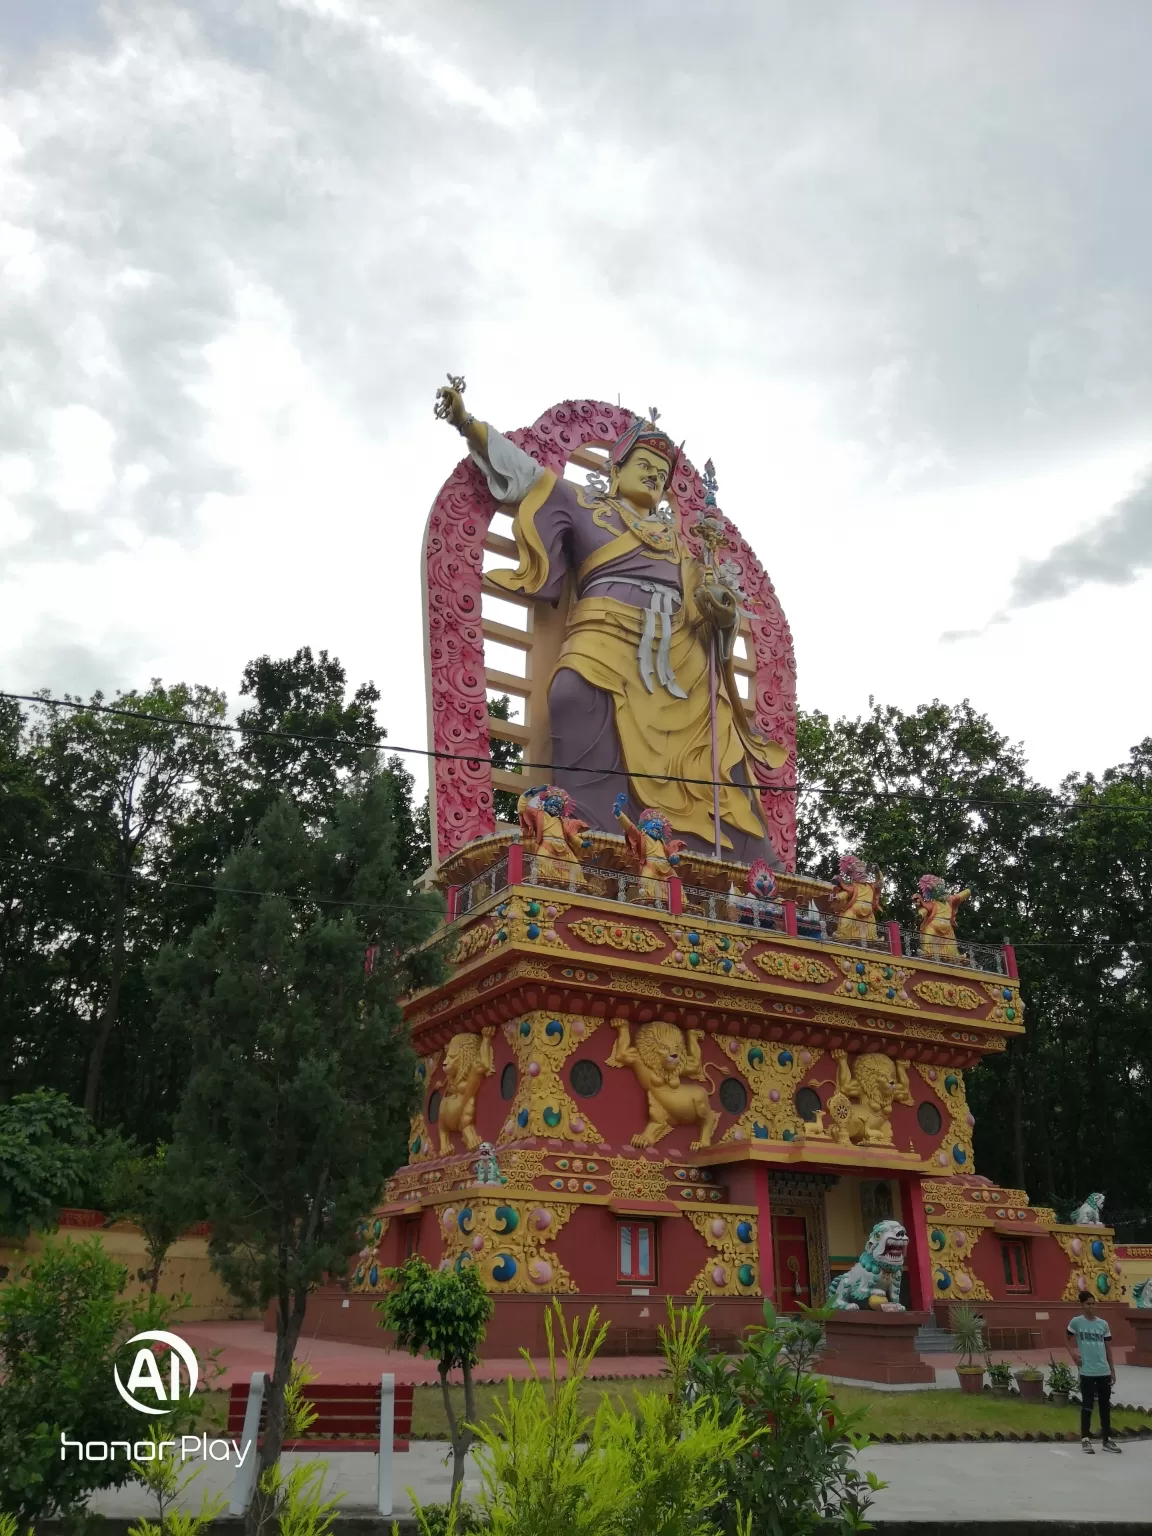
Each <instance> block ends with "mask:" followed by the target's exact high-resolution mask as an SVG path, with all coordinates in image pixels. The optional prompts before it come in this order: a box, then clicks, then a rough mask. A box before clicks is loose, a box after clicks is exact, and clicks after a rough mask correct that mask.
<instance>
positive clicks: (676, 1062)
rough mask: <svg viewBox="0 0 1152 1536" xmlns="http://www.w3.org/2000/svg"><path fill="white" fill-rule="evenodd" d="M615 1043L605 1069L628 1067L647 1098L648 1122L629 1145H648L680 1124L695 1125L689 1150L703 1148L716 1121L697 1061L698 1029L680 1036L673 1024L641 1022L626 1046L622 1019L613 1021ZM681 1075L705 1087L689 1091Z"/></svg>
mask: <svg viewBox="0 0 1152 1536" xmlns="http://www.w3.org/2000/svg"><path fill="white" fill-rule="evenodd" d="M613 1028H614V1029H615V1030H616V1041H615V1044H614V1045H613V1046H612V1051H611V1054H610V1055H609V1057H608V1065H609V1066H610V1067H631V1068H632V1070H633V1072H635V1074H636V1080H637V1081H638V1082H639V1084H640V1086H641V1087H642V1088H643V1089H644V1091H645V1092H646V1093H647V1095H648V1124H647V1125H646V1126H645V1127H644V1129H643V1130H642V1131H640V1132H639V1134H638V1135H636V1136H633V1138H632V1145H633V1146H634V1147H652V1146H655V1144H656V1143H657V1142H658V1141H662V1140H663V1139H664V1137H665V1136H667V1135H668V1134H669V1132H671V1131H674V1130H675V1129H676V1128H677V1127H678V1126H681V1125H698V1126H699V1127H700V1134H699V1136H698V1137H697V1139H696V1140H695V1141H694V1142H693V1143H692V1146H693V1147H706V1146H708V1145H709V1144H710V1143H711V1140H712V1135H713V1132H714V1131H715V1130H716V1126H717V1123H718V1122H719V1119H720V1114H719V1111H717V1110H715V1109H713V1108H712V1106H711V1104H710V1103H709V1102H708V1088H711V1087H712V1084H711V1082H710V1081H709V1078H708V1076H707V1069H706V1068H705V1066H704V1064H703V1062H702V1061H701V1059H700V1041H701V1040H702V1039H703V1038H704V1031H703V1030H702V1029H690V1030H689V1031H688V1041H687V1045H685V1041H684V1035H683V1033H682V1031H681V1030H680V1029H679V1028H678V1026H677V1025H675V1024H666V1023H662V1022H658V1023H654V1024H642V1025H641V1026H640V1029H639V1031H638V1033H637V1035H636V1044H635V1045H633V1044H632V1039H631V1035H630V1032H629V1028H628V1022H627V1020H626V1019H614V1020H613ZM682 1077H691V1078H695V1079H697V1080H698V1081H699V1082H704V1083H708V1088H697V1087H689V1086H688V1085H687V1084H685V1083H682V1082H681V1081H680V1079H681V1078H682Z"/></svg>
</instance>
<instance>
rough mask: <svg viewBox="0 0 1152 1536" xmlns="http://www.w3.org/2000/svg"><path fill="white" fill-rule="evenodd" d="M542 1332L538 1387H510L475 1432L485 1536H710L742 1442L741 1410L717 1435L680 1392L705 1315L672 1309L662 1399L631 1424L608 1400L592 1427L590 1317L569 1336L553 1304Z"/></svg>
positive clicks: (715, 1410)
mask: <svg viewBox="0 0 1152 1536" xmlns="http://www.w3.org/2000/svg"><path fill="white" fill-rule="evenodd" d="M545 1322H546V1331H547V1338H548V1374H547V1377H546V1378H545V1379H543V1380H542V1379H541V1378H540V1376H539V1375H538V1374H537V1373H536V1372H535V1370H533V1373H532V1375H531V1377H530V1378H529V1379H528V1380H527V1381H525V1382H523V1383H519V1384H517V1383H514V1382H511V1381H510V1382H508V1384H507V1387H506V1391H505V1395H504V1397H503V1399H502V1400H500V1401H498V1403H497V1406H496V1409H495V1411H494V1413H493V1416H492V1418H491V1419H490V1420H489V1421H488V1422H486V1423H485V1424H482V1425H479V1426H478V1427H477V1439H478V1440H479V1441H480V1442H481V1446H482V1449H481V1451H480V1452H479V1454H478V1456H477V1460H478V1463H479V1466H480V1473H481V1477H482V1479H483V1493H482V1495H481V1499H480V1507H481V1510H482V1512H483V1514H484V1515H485V1516H487V1519H488V1523H489V1528H490V1529H491V1530H492V1532H493V1533H494V1536H688V1533H694V1536H717V1533H719V1532H720V1531H721V1530H722V1529H724V1528H725V1527H723V1526H722V1525H721V1523H720V1520H719V1518H718V1507H719V1503H720V1500H721V1498H722V1497H723V1494H724V1490H725V1467H726V1464H727V1463H728V1462H729V1461H730V1460H731V1458H732V1457H734V1456H737V1455H739V1454H740V1453H741V1452H742V1451H744V1450H745V1449H746V1448H747V1445H748V1441H747V1436H746V1432H745V1426H744V1419H743V1413H742V1411H741V1409H740V1407H739V1405H736V1407H735V1409H734V1411H733V1412H732V1413H731V1414H729V1415H728V1416H727V1422H724V1423H722V1422H721V1417H722V1410H721V1408H720V1406H719V1404H717V1403H714V1402H711V1401H708V1400H697V1401H692V1400H691V1398H690V1395H689V1393H688V1391H687V1379H688V1372H689V1370H690V1369H691V1362H692V1361H693V1360H694V1359H695V1358H696V1355H697V1353H698V1352H699V1351H701V1350H702V1348H703V1343H704V1340H705V1338H706V1330H705V1328H704V1324H703V1309H702V1307H701V1306H700V1305H697V1306H696V1307H694V1308H692V1309H691V1310H684V1311H681V1312H676V1311H675V1310H674V1309H673V1308H672V1306H671V1303H669V1326H668V1328H667V1329H661V1342H662V1345H663V1348H664V1354H665V1359H666V1360H667V1362H668V1367H669V1372H670V1376H671V1381H670V1386H671V1388H672V1390H671V1391H670V1392H669V1393H667V1394H665V1395H658V1394H656V1393H651V1394H645V1395H643V1396H642V1397H641V1398H640V1399H639V1401H638V1404H637V1408H636V1411H635V1412H633V1411H632V1410H631V1409H630V1408H627V1407H625V1406H624V1405H623V1404H618V1405H616V1406H613V1404H612V1403H611V1402H610V1401H609V1399H608V1398H607V1397H606V1396H605V1397H604V1398H603V1399H602V1400H601V1403H600V1407H599V1409H598V1410H597V1412H596V1413H595V1415H594V1416H591V1417H590V1416H588V1415H585V1414H582V1413H581V1411H580V1389H581V1386H582V1385H583V1383H584V1381H585V1380H586V1378H587V1376H588V1370H589V1367H590V1366H591V1364H592V1361H593V1359H594V1358H595V1356H596V1353H597V1351H598V1349H599V1348H600V1345H601V1344H602V1342H603V1340H604V1336H605V1333H606V1332H607V1329H606V1328H604V1327H601V1326H599V1324H598V1321H597V1316H596V1312H595V1309H593V1310H592V1312H591V1313H590V1314H589V1316H588V1319H587V1321H586V1322H584V1323H583V1324H581V1323H580V1322H579V1321H575V1322H573V1323H572V1324H570V1325H569V1324H568V1323H567V1322H566V1321H565V1318H564V1314H563V1311H562V1310H561V1308H560V1306H559V1303H556V1304H555V1310H554V1312H550V1313H548V1314H547V1315H546V1319H545ZM557 1339H558V1342H559V1350H558V1349H557ZM558 1355H559V1356H561V1357H562V1358H563V1360H564V1361H565V1363H566V1365H567V1371H566V1373H565V1374H564V1375H563V1376H562V1375H561V1373H560V1371H559V1368H558ZM525 1358H526V1359H527V1358H528V1356H527V1355H526V1354H525ZM529 1363H531V1362H529ZM732 1528H733V1529H737V1528H736V1527H735V1526H733V1527H732ZM457 1529H460V1527H459V1526H458V1527H457ZM427 1530H428V1528H427V1527H425V1531H426V1532H427ZM446 1530H447V1531H449V1532H451V1531H452V1527H451V1526H448V1527H446Z"/></svg>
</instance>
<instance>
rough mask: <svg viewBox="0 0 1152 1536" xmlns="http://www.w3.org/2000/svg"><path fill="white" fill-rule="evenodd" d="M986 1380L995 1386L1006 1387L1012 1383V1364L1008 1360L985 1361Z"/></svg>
mask: <svg viewBox="0 0 1152 1536" xmlns="http://www.w3.org/2000/svg"><path fill="white" fill-rule="evenodd" d="M987 1370H988V1380H989V1381H990V1382H991V1383H992V1385H993V1386H996V1387H1008V1386H1011V1385H1012V1365H1011V1362H1010V1361H1008V1360H989V1361H988V1363H987Z"/></svg>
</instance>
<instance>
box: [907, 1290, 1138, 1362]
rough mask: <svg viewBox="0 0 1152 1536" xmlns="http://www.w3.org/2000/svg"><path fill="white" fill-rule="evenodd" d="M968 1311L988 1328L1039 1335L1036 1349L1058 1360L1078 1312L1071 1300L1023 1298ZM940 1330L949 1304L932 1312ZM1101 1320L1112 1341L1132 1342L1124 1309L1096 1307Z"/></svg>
mask: <svg viewBox="0 0 1152 1536" xmlns="http://www.w3.org/2000/svg"><path fill="white" fill-rule="evenodd" d="M971 1305H972V1309H973V1311H975V1312H978V1313H979V1314H980V1316H981V1317H982V1318H983V1319H984V1321H985V1323H986V1324H987V1326H988V1327H989V1328H1027V1329H1031V1330H1032V1331H1033V1332H1035V1333H1038V1334H1039V1335H1040V1340H1039V1348H1041V1349H1052V1350H1057V1351H1059V1353H1057V1356H1056V1358H1057V1359H1058V1360H1063V1359H1066V1358H1067V1357H1066V1356H1065V1354H1064V1353H1063V1350H1064V1344H1065V1336H1066V1330H1067V1327H1068V1319H1069V1318H1070V1317H1075V1316H1076V1314H1077V1313H1078V1312H1079V1310H1080V1304H1079V1302H1075V1301H1044V1300H1042V1299H1041V1298H1040V1297H1038V1296H1025V1297H1023V1298H1022V1299H1021V1300H1020V1301H974V1302H972V1303H971ZM933 1310H934V1311H935V1314H936V1321H937V1323H938V1324H939V1326H940V1327H941V1328H945V1329H946V1328H947V1327H948V1314H949V1312H950V1311H951V1310H952V1303H949V1302H937V1303H936V1305H935V1307H934V1309H933ZM1037 1312H1047V1314H1048V1316H1047V1318H1038V1317H1037V1316H1036V1314H1037ZM1099 1313H1100V1316H1101V1317H1104V1318H1106V1319H1107V1320H1108V1326H1109V1327H1110V1328H1111V1330H1112V1342H1113V1343H1114V1344H1117V1345H1129V1344H1133V1343H1134V1342H1135V1332H1134V1330H1133V1327H1132V1324H1131V1322H1130V1318H1131V1315H1132V1314H1131V1312H1130V1311H1129V1309H1128V1308H1127V1307H1124V1306H1119V1305H1114V1306H1102V1307H1100V1308H1099Z"/></svg>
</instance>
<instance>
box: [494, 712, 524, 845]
mask: <svg viewBox="0 0 1152 1536" xmlns="http://www.w3.org/2000/svg"><path fill="white" fill-rule="evenodd" d="M512 715H513V710H512V700H511V699H510V698H509V697H508V695H507V694H506V693H502V694H501V695H500V697H499V698H498V699H489V700H488V718H489V719H490V720H511V718H512ZM489 755H490V757H491V759H492V766H493V768H503V769H505V770H506V771H507V772H508V773H522V772H523V771H524V770H523V769H522V768H521V766H520V764H521V762H522V761H523V757H524V752H523V749H522V747H521V746H520V743H519V742H516V741H501V740H500V739H498V738H497V737H493V738H492V741H491V743H490V747H489ZM518 798H519V797H518V796H517V795H514V794H513V793H512V791H511V790H510V789H494V790H493V791H492V801H493V805H494V806H495V810H496V819H497V820H498V821H510V822H511V823H512V825H513V826H515V825H516V824H517V820H518V817H517V814H516V801H517V799H518Z"/></svg>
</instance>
